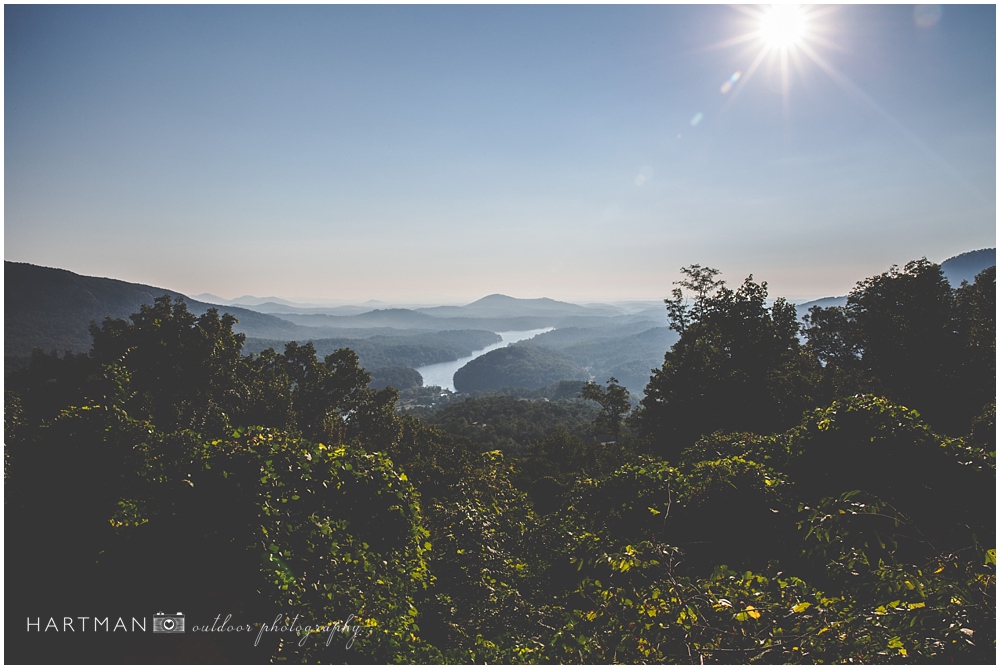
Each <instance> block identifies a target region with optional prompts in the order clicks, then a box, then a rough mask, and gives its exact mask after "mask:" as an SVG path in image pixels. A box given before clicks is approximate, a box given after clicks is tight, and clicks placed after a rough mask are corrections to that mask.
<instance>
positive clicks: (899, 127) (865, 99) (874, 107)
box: [799, 44, 996, 211]
mask: <svg viewBox="0 0 1000 669" xmlns="http://www.w3.org/2000/svg"><path fill="white" fill-rule="evenodd" d="M799 48H800V49H801V50H802V53H804V54H805V55H806V57H807V58H809V60H811V61H812V62H813V63H815V64H816V65H817V66H818V67H819V68H820V69H821V70H823V72H824V73H826V74H827V76H829V77H830V78H831V79H833V81H834V82H835V83H836V84H837V85H838V86H840V87H841V88H842V89H844V91H845V92H847V94H848V95H849V96H850V97H851V98H853V99H854V100H855V101H856V102H859V103H860V104H862V105H863V106H864V107H867V108H868V109H869V110H870V111H873V112H875V113H876V114H877V115H878V116H880V117H881V118H882V119H883V120H884V121H886V122H887V123H888V124H889V125H891V126H892V127H893V128H894V129H895V130H896V131H897V132H899V133H900V134H901V135H903V136H904V137H905V138H906V139H907V140H908V141H909V142H910V143H911V144H913V146H914V147H916V148H917V149H919V150H920V151H921V152H923V153H924V154H925V155H926V156H927V157H928V158H930V159H931V161H932V162H934V163H936V164H937V166H938V167H939V168H940V169H941V170H943V171H944V172H946V173H947V174H948V175H949V176H950V177H951V178H952V179H954V180H955V181H956V183H958V184H959V185H960V186H962V187H963V188H965V189H966V190H967V191H968V192H969V193H970V194H972V195H974V196H975V197H976V199H978V200H979V201H980V202H982V203H983V204H985V205H987V206H990V207H992V208H993V209H994V211H995V210H996V204H995V203H994V202H990V201H989V199H988V198H987V197H986V196H985V195H984V194H983V193H981V192H980V191H979V189H978V188H976V187H975V186H973V185H972V184H971V183H969V181H968V180H967V179H966V178H965V177H964V176H963V175H962V173H961V172H959V171H958V170H957V169H955V168H954V167H953V166H952V165H951V163H949V162H948V161H947V160H945V159H944V157H943V156H941V155H940V154H938V153H937V152H936V151H935V150H934V149H932V148H931V147H930V146H928V145H927V144H926V143H925V142H924V141H923V140H922V139H920V137H918V136H917V135H916V133H914V132H913V131H912V130H910V129H909V128H907V127H906V126H905V125H903V124H902V123H901V122H900V121H899V120H898V119H897V118H896V117H895V116H893V115H892V114H891V113H889V111H888V110H886V109H885V108H884V107H883V106H882V105H880V104H879V103H878V102H876V101H875V99H874V98H872V97H871V96H870V95H868V94H867V93H866V92H865V91H863V90H862V89H861V88H860V87H859V86H858V85H857V84H855V83H854V82H853V81H851V80H850V78H849V77H847V76H846V75H844V74H842V73H841V72H840V71H839V70H837V68H835V67H834V66H833V65H831V64H830V63H828V62H827V61H826V60H824V59H823V57H822V56H820V55H819V54H818V53H816V51H814V50H813V49H812V48H811V47H810V46H809V45H808V44H800V45H799Z"/></svg>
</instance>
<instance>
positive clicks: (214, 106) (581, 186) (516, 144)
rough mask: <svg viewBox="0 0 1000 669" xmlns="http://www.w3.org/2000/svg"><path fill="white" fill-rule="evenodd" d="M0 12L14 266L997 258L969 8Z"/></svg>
mask: <svg viewBox="0 0 1000 669" xmlns="http://www.w3.org/2000/svg"><path fill="white" fill-rule="evenodd" d="M4 15H5V100H6V103H5V119H6V120H5V154H4V155H5V176H4V187H5V208H4V214H5V232H4V240H5V254H4V257H5V258H6V259H8V260H16V261H22V262H30V263H35V264H39V265H46V266H53V267H60V268H64V269H69V270H72V271H75V272H79V273H82V274H89V275H96V276H108V277H113V278H118V279H124V280H127V281H135V282H141V283H145V284H151V285H156V286H163V287H167V288H171V289H174V290H177V291H180V292H183V293H186V294H188V295H195V294H200V293H205V292H208V293H213V294H216V295H220V296H223V297H225V298H232V297H236V296H240V295H244V294H253V295H277V296H281V297H285V298H289V299H297V300H322V301H329V300H337V301H345V302H346V301H362V300H367V299H382V300H390V301H393V302H395V303H401V302H405V301H408V300H409V301H419V302H425V303H429V302H434V301H437V302H451V303H461V302H468V301H471V300H473V299H476V298H478V297H481V296H483V295H487V294H490V293H505V294H508V295H515V296H518V297H540V296H543V295H544V296H547V297H552V298H555V299H563V300H575V301H589V300H616V299H657V298H662V297H664V296H666V295H667V294H668V293H669V290H670V288H671V282H672V281H674V280H676V279H677V278H678V271H677V270H678V268H679V267H681V266H683V265H688V264H691V263H701V264H703V265H711V266H714V267H718V268H720V269H722V270H723V272H724V277H725V278H726V279H728V280H729V281H730V282H731V283H738V282H740V281H741V280H742V279H743V278H744V277H745V276H746V275H747V274H750V273H753V274H754V278H755V279H757V280H766V281H767V282H768V283H769V285H770V288H771V293H772V295H784V296H787V297H789V298H792V299H809V298H814V297H819V296H823V295H842V294H844V293H846V292H847V291H848V290H850V288H851V287H852V286H853V285H854V283H855V282H856V281H858V280H859V279H862V278H864V277H866V276H870V275H872V274H875V273H878V272H881V271H884V270H885V269H887V268H888V266H889V265H891V264H892V263H903V262H905V261H907V260H910V259H913V258H919V257H921V256H927V257H928V258H929V259H930V260H933V261H937V262H940V261H942V260H944V259H945V258H947V257H949V256H953V255H955V254H958V253H961V252H963V251H968V250H971V249H978V248H984V247H993V246H996V227H995V225H996V167H995V165H996V105H995V97H996V87H995V81H996V57H995V43H996V30H995V26H996V17H995V7H993V6H951V5H949V6H945V7H944V8H943V10H940V11H937V10H934V9H933V8H932V9H926V8H924V9H918V10H915V9H914V7H912V6H878V7H872V6H846V7H838V8H836V9H832V10H827V9H823V8H810V10H809V13H808V17H807V18H808V31H807V33H806V34H805V35H804V36H802V38H801V41H797V38H796V39H792V38H787V37H786V36H781V37H780V40H779V41H780V42H781V44H782V46H781V48H778V47H776V46H773V45H772V46H773V48H771V50H770V51H768V50H767V49H768V45H767V44H763V43H762V39H761V36H760V35H759V34H758V33H759V31H760V30H761V28H760V22H761V18H760V15H761V10H756V9H753V8H743V9H742V10H741V9H739V8H736V9H734V8H731V7H720V6H694V7H692V6H633V7H614V6H613V7H597V6H584V7H568V6H554V7H552V6H549V7H541V6H509V7H496V6H472V7H458V6H440V7H419V6H392V7H390V6H361V7H356V6H355V7H350V6H302V7H293V6H278V7H265V6H249V7H239V6H221V7H208V6H165V7H164V6H159V7H154V6H103V7H81V6H69V7H66V6H44V5H32V6H25V5H7V6H5V8H4ZM775 43H777V42H775ZM755 61H756V62H757V65H756V66H755V65H754V63H755ZM783 62H784V63H786V66H785V67H784V68H783V67H782V63H783ZM737 73H739V74H737Z"/></svg>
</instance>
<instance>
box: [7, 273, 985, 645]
mask: <svg viewBox="0 0 1000 669" xmlns="http://www.w3.org/2000/svg"><path fill="white" fill-rule="evenodd" d="M935 267H936V266H933V265H930V264H929V263H926V262H923V261H918V262H916V263H911V264H909V265H907V266H906V268H904V269H903V270H902V271H900V270H897V269H893V270H891V271H890V272H888V273H886V274H884V275H880V276H878V277H873V278H872V279H869V280H867V281H865V282H862V283H861V284H859V287H858V288H857V289H856V291H855V292H854V293H852V296H851V298H850V299H849V301H848V305H847V307H846V308H844V309H842V310H836V309H833V310H818V311H814V312H813V313H812V314H811V316H810V319H809V322H808V327H807V337H808V344H807V345H803V344H802V343H801V342H800V340H799V336H798V335H799V328H798V325H797V323H796V322H795V318H794V310H792V309H791V308H790V307H789V305H787V304H786V303H785V302H784V301H782V300H776V301H775V302H774V303H773V305H772V306H771V307H767V306H766V296H767V293H766V286H765V285H764V284H756V283H754V282H753V281H752V279H747V281H746V282H744V284H743V285H742V287H740V288H739V289H738V290H737V291H731V290H729V289H728V288H726V287H725V285H724V284H723V283H722V282H721V281H720V280H719V279H718V272H717V271H716V270H713V269H711V268H703V267H700V266H691V267H690V268H686V269H685V271H684V275H685V277H686V278H685V279H684V280H683V281H682V282H680V285H681V287H682V288H683V289H686V290H688V291H691V292H693V300H691V301H690V302H689V301H688V300H686V298H685V297H684V293H683V292H681V290H680V289H678V292H677V293H675V295H674V300H673V301H668V306H669V307H671V312H670V314H671V318H672V320H673V323H674V326H675V328H676V329H677V330H678V331H679V333H680V339H679V340H678V342H677V344H676V345H675V346H674V347H673V348H672V350H671V351H669V352H668V353H667V355H666V357H665V360H664V364H663V367H662V368H661V369H660V370H658V371H657V372H656V373H655V374H654V376H653V378H652V379H651V381H650V385H649V388H648V391H647V395H646V400H644V401H643V403H642V404H641V406H640V408H639V410H638V412H637V416H635V417H634V418H632V417H629V416H628V414H629V410H630V408H631V404H630V402H629V395H628V391H627V390H626V389H625V388H624V387H623V386H621V385H619V384H618V382H617V381H616V380H615V378H611V379H609V381H608V383H607V384H606V385H605V386H600V385H598V384H595V383H587V384H583V383H581V382H576V383H571V384H562V385H561V386H551V388H550V389H548V390H545V391H542V390H538V391H533V392H535V393H537V394H538V396H537V397H531V398H528V397H521V398H514V397H506V396H503V397H478V398H473V399H470V400H466V401H463V402H460V403H455V404H452V405H451V406H448V407H447V408H445V409H443V410H442V411H440V412H439V413H438V414H437V415H434V416H432V417H431V418H430V419H429V420H428V421H427V422H421V421H420V420H418V419H417V418H415V417H413V416H402V417H400V416H398V415H397V414H396V411H395V406H396V403H397V400H398V395H397V393H396V391H395V390H394V389H393V388H392V387H387V388H380V389H376V388H374V387H370V386H371V385H373V384H371V376H370V375H369V374H368V373H367V372H365V371H364V369H362V368H361V365H360V361H359V359H358V356H357V355H356V354H355V353H354V352H353V351H351V350H350V349H336V350H332V351H329V352H324V353H325V355H324V356H323V359H322V360H320V359H319V357H318V356H317V353H316V348H315V347H314V346H313V344H311V343H306V344H302V345H300V344H298V343H295V342H291V343H288V344H287V345H286V346H285V347H284V350H283V351H282V352H280V353H279V352H277V351H275V350H273V349H266V350H263V351H260V352H259V354H254V355H244V353H243V349H242V346H243V343H244V341H243V338H242V336H241V335H239V334H238V333H236V332H235V330H234V325H235V319H233V318H232V316H229V315H223V316H219V314H218V313H217V312H214V311H207V312H206V313H204V314H203V315H201V316H196V315H194V314H191V313H189V312H188V310H187V307H186V306H185V304H184V303H183V302H180V301H174V300H171V299H170V298H169V297H165V298H161V299H159V300H156V301H155V302H154V303H153V304H152V305H149V306H147V307H144V308H143V309H142V310H140V312H138V313H136V314H134V315H133V316H132V317H130V318H129V320H127V321H126V320H114V319H108V320H106V321H105V322H104V323H103V325H102V326H101V327H97V326H95V327H94V328H93V329H92V335H93V339H94V344H93V347H92V350H91V353H90V354H89V355H66V356H64V357H61V358H60V357H59V356H56V355H45V354H43V353H41V352H37V353H35V354H34V355H33V356H32V358H31V361H30V363H29V365H28V366H27V367H26V368H24V369H21V370H18V371H16V372H13V373H9V374H8V375H7V387H6V389H5V398H4V399H5V402H4V407H5V409H4V411H5V414H4V427H5V444H4V446H5V450H4V464H5V470H4V477H5V491H4V492H5V520H6V529H5V531H6V535H5V538H6V539H7V541H8V547H11V549H10V550H8V552H7V554H6V557H7V570H8V574H14V575H16V578H10V579H8V580H7V591H6V597H7V600H6V606H7V608H8V609H9V610H11V611H16V612H17V613H16V616H17V617H20V616H21V615H25V614H26V615H28V616H48V615H52V612H59V613H60V614H61V612H63V611H67V612H73V611H92V610H93V608H94V607H95V603H99V608H100V609H101V612H103V611H105V610H107V611H118V610H120V611H142V610H147V609H148V608H149V607H150V606H152V605H153V604H151V603H152V602H155V603H156V604H155V606H162V607H164V610H167V609H169V610H177V611H180V610H183V611H185V612H186V613H187V614H188V616H189V618H191V619H197V620H199V621H202V622H203V621H206V620H208V621H210V620H211V619H212V618H213V617H214V616H215V615H217V614H218V613H219V611H220V610H221V611H225V612H227V613H232V614H233V615H234V617H238V618H239V619H241V620H243V621H255V622H257V623H260V622H266V623H271V622H272V621H274V620H275V614H277V615H278V620H279V622H282V623H286V624H290V623H292V622H293V621H295V620H303V621H309V623H311V624H330V623H336V622H338V621H345V620H346V619H347V618H348V616H352V617H353V618H351V619H352V620H353V621H354V624H356V625H357V626H358V628H357V629H358V634H357V636H356V638H353V642H349V641H350V640H351V638H352V637H347V636H345V637H343V638H341V639H340V641H341V642H349V643H333V644H331V645H329V646H327V645H326V644H325V643H324V641H325V639H319V638H316V637H312V638H310V637H309V636H304V635H299V636H295V635H294V634H276V633H267V634H262V635H261V640H260V643H259V644H257V645H254V644H253V643H252V642H251V641H248V640H247V639H246V638H245V637H242V636H239V635H225V634H223V635H215V636H213V637H212V638H208V637H207V636H206V637H199V639H203V640H195V637H194V635H190V638H191V643H190V644H185V645H183V648H184V649H186V650H184V651H181V650H169V649H165V646H164V645H162V644H157V643H155V642H156V639H155V638H154V639H152V640H151V639H150V636H152V635H148V636H144V635H134V639H132V640H130V641H129V642H127V643H123V644H120V645H116V646H114V647H108V644H106V637H102V636H101V635H86V636H84V635H75V636H74V635H61V636H60V635H51V636H50V637H46V644H45V645H44V646H41V647H40V646H39V644H37V638H33V637H32V636H31V634H30V633H25V632H23V631H20V632H18V631H17V630H16V629H12V630H10V631H9V633H8V635H7V637H6V638H5V641H6V642H7V646H6V649H7V652H8V653H9V656H8V657H10V658H12V661H18V662H37V661H40V660H41V661H48V662H57V663H69V662H74V661H79V660H80V658H86V659H88V660H89V659H92V658H100V659H101V661H104V662H111V661H115V662H129V663H138V662H142V661H150V660H155V661H160V662H175V663H183V662H205V663H226V662H236V663H248V664H249V663H262V662H266V661H296V662H349V663H371V662H374V663H390V662H393V663H402V662H410V663H412V662H432V663H444V662H461V663H474V662H475V663H479V662H491V663H571V662H572V663H577V662H578V663H626V662H628V663H664V662H682V663H692V662H698V663H704V662H716V663H732V664H742V663H752V662H762V663H779V662H780V663H805V662H810V663H828V662H851V663H864V664H875V663H890V662H933V663H946V662H949V663H950V662H960V663H993V662H994V661H995V653H996V650H995V649H996V639H995V626H996V603H995V592H996V549H995V546H996V516H995V486H996V464H995V459H996V437H995V427H994V426H995V413H996V409H995V397H993V396H992V390H990V388H991V387H992V384H993V383H994V381H995V379H994V377H995V371H994V370H995V366H994V363H993V356H994V352H995V341H994V335H993V333H994V331H995V330H994V326H993V318H994V317H995V316H994V306H993V305H995V293H994V292H993V282H994V280H995V279H994V278H993V276H994V274H993V273H992V272H985V273H982V274H980V275H979V277H977V280H976V282H975V283H974V284H965V285H963V286H961V287H960V288H958V289H956V290H952V289H951V288H949V287H947V286H946V285H943V284H942V282H941V281H940V272H939V271H938V270H936V269H935ZM893 328H894V329H895V330H896V331H895V332H894V333H893V334H892V337H894V339H891V342H892V344H893V346H895V347H896V348H898V349H901V350H892V347H889V346H886V345H885V342H884V341H883V340H882V339H881V335H880V334H879V333H880V332H884V331H886V330H887V329H893ZM887 336H888V335H887ZM938 346H940V347H943V349H946V350H941V351H931V350H930V349H932V348H934V347H938ZM919 351H923V352H924V353H926V354H927V356H928V357H927V358H926V359H919V356H917V355H916V352H919ZM934 384H939V385H940V386H941V387H939V388H938V387H932V386H934ZM374 385H378V384H374ZM872 390H876V391H878V392H874V393H873V392H861V391H872ZM945 390H947V391H948V392H949V393H951V395H950V396H947V397H946V396H945V395H946V393H945ZM521 392H522V394H523V393H524V391H521ZM577 394H582V396H583V397H582V398H580V399H575V400H569V401H567V400H565V399H564V400H560V401H548V400H549V399H552V398H555V397H557V396H558V397H566V396H567V395H571V396H576V395H577ZM550 396H551V397H550ZM904 397H905V398H910V399H912V405H911V403H909V400H908V401H907V402H908V403H906V404H905V405H904V404H902V403H900V399H899V398H904ZM484 424H485V427H484V426H483V425H484ZM942 432H944V433H946V434H942ZM606 436H610V437H613V439H606V438H605V437H606ZM595 437H596V438H595ZM602 439H603V441H602ZM130 636H132V635H130ZM172 647H173V646H172ZM176 648H177V649H180V648H182V646H181V645H177V646H176ZM171 653H173V654H171Z"/></svg>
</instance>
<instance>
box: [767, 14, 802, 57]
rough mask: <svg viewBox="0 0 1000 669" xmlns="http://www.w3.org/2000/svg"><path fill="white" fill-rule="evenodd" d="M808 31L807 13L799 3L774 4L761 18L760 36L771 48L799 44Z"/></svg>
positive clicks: (784, 47)
mask: <svg viewBox="0 0 1000 669" xmlns="http://www.w3.org/2000/svg"><path fill="white" fill-rule="evenodd" d="M805 31H806V15H805V12H804V11H803V9H802V7H800V6H798V5H774V6H772V7H771V8H770V9H768V10H767V11H766V12H765V13H764V14H763V16H761V18H760V37H761V39H762V40H764V44H766V45H767V46H768V47H769V48H771V49H788V48H790V47H793V46H795V45H796V44H798V43H799V42H800V41H801V40H802V37H803V36H804V34H805Z"/></svg>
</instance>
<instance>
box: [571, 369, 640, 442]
mask: <svg viewBox="0 0 1000 669" xmlns="http://www.w3.org/2000/svg"><path fill="white" fill-rule="evenodd" d="M580 397H582V398H583V399H585V400H591V401H593V402H597V403H598V404H599V405H601V411H600V413H598V414H597V418H595V419H594V425H593V431H594V432H595V433H596V434H610V435H611V436H613V437H614V438H615V441H617V440H618V438H619V437H620V436H621V431H622V424H623V423H624V421H625V417H626V416H628V414H629V412H630V411H631V410H632V402H631V401H630V400H631V395H630V394H629V392H628V389H627V388H625V387H624V386H620V385H618V379H616V378H615V377H613V376H612V377H611V378H609V379H608V387H607V389H606V390H605V389H604V388H602V387H601V386H599V385H598V384H596V383H594V382H593V381H587V383H585V384H584V385H583V388H582V389H581V391H580Z"/></svg>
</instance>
